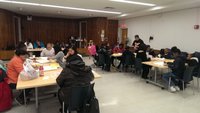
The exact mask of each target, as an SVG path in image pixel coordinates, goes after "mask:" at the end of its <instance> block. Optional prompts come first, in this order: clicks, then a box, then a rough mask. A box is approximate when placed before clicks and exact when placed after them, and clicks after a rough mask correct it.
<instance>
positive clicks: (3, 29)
mask: <svg viewBox="0 0 200 113" xmlns="http://www.w3.org/2000/svg"><path fill="white" fill-rule="evenodd" d="M13 16H14V14H12V13H11V12H8V11H5V10H1V9H0V40H1V41H0V50H1V49H6V48H7V46H8V45H14V37H15V34H14V21H13Z"/></svg>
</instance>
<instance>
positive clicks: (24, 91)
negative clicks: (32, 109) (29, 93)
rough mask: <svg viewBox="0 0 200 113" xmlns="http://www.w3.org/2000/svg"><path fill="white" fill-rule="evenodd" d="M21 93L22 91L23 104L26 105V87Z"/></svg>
mask: <svg viewBox="0 0 200 113" xmlns="http://www.w3.org/2000/svg"><path fill="white" fill-rule="evenodd" d="M23 93H24V104H25V106H26V105H27V104H26V89H24V90H23Z"/></svg>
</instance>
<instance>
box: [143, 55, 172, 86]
mask: <svg viewBox="0 0 200 113" xmlns="http://www.w3.org/2000/svg"><path fill="white" fill-rule="evenodd" d="M173 61H174V60H171V59H161V58H154V59H152V60H151V61H146V62H142V64H145V65H149V66H152V67H154V68H155V73H154V79H153V80H150V79H147V80H146V82H147V83H152V84H154V85H156V86H159V87H161V88H163V89H164V86H163V85H162V84H160V83H158V82H157V71H158V69H169V68H168V65H167V63H168V62H171V63H172V62H173Z"/></svg>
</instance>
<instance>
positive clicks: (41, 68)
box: [39, 66, 44, 77]
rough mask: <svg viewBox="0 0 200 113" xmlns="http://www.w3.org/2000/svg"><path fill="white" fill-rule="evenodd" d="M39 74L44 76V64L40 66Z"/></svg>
mask: <svg viewBox="0 0 200 113" xmlns="http://www.w3.org/2000/svg"><path fill="white" fill-rule="evenodd" d="M39 74H40V77H42V76H44V67H43V66H40V67H39Z"/></svg>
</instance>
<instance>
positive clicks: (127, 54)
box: [121, 46, 135, 66]
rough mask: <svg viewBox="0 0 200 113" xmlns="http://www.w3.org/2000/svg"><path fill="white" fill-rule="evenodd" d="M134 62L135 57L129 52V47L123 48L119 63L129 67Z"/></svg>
mask: <svg viewBox="0 0 200 113" xmlns="http://www.w3.org/2000/svg"><path fill="white" fill-rule="evenodd" d="M127 58H128V59H127ZM134 60H135V55H134V54H133V53H132V52H131V51H130V47H129V46H127V47H126V48H125V51H124V52H123V53H122V61H121V62H122V64H123V65H126V64H127V65H129V64H134ZM126 61H128V62H126ZM127 65H126V66H127Z"/></svg>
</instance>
